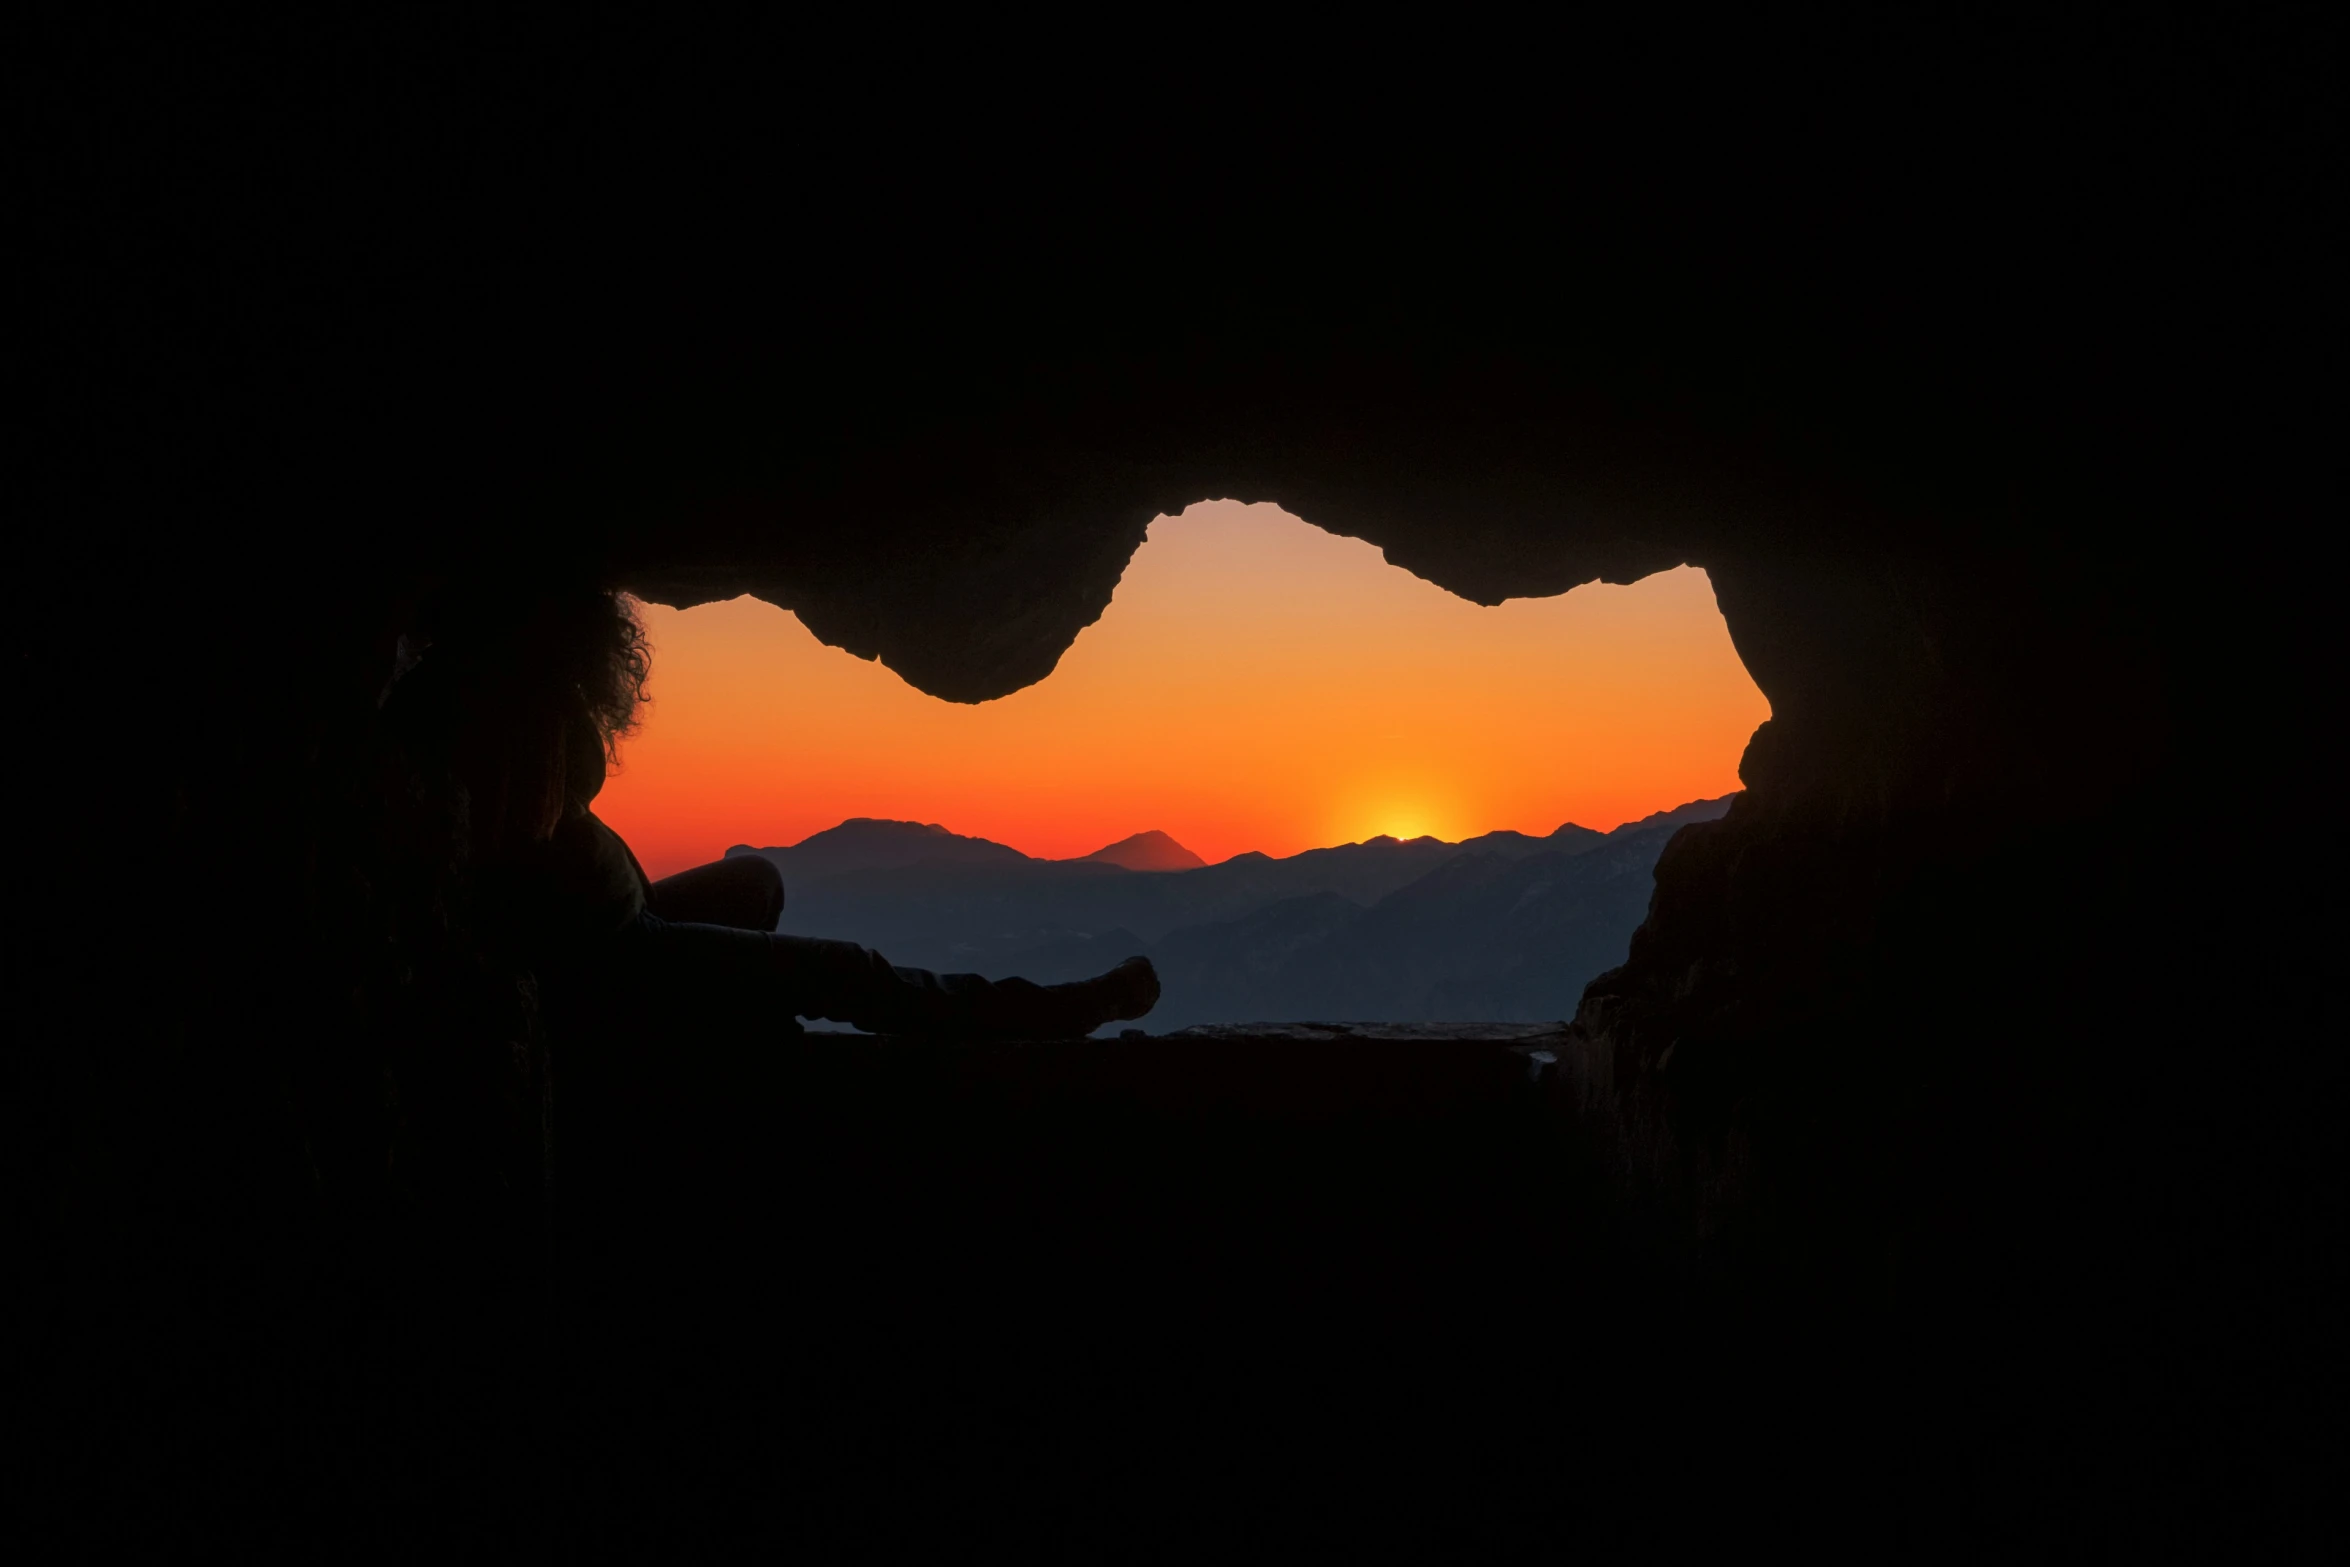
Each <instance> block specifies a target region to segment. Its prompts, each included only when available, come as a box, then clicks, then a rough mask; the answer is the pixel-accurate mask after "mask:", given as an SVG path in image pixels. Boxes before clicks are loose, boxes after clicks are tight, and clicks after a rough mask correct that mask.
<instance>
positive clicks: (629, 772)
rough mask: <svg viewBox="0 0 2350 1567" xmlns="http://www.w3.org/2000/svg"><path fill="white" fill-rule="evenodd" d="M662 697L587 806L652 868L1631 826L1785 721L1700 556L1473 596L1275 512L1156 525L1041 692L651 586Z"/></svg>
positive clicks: (1266, 846) (739, 604) (1207, 508)
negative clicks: (874, 839)
mask: <svg viewBox="0 0 2350 1567" xmlns="http://www.w3.org/2000/svg"><path fill="white" fill-rule="evenodd" d="M643 612H644V617H645V625H646V629H647V630H648V631H649V632H650V633H651V635H652V640H653V649H654V658H653V683H652V692H653V700H652V704H651V706H650V707H649V708H648V709H647V710H646V714H645V720H644V726H643V728H642V729H641V730H640V731H639V732H638V734H637V735H636V736H635V737H634V738H633V739H631V740H630V741H629V742H628V743H627V745H626V748H625V750H624V751H623V753H622V758H621V767H620V769H619V770H618V772H616V774H615V775H614V777H613V779H612V781H611V783H610V784H609V785H607V786H606V788H605V791H604V794H603V796H602V798H601V799H599V800H598V801H597V803H596V810H597V813H598V814H599V815H601V816H602V817H603V818H604V819H605V820H606V821H607V822H609V823H611V824H612V826H613V827H614V828H615V829H616V830H618V831H619V833H620V834H621V835H622V836H623V837H625V838H626V839H627V840H628V841H629V843H630V844H631V845H632V846H633V847H634V848H635V850H636V852H637V855H638V857H639V858H640V859H642V860H643V862H644V865H645V868H646V869H647V870H648V871H649V872H651V873H652V874H653V875H655V876H662V875H667V874H668V873H670V872H672V871H676V870H681V869H683V868H684V867H686V866H688V865H695V864H699V863H701V862H702V861H704V860H712V859H716V858H717V857H718V856H719V855H721V854H723V853H724V852H725V851H726V848H727V846H728V845H729V844H735V843H752V844H760V845H768V844H790V843H796V842H798V841H799V840H800V839H802V838H804V837H806V836H807V835H808V834H810V833H812V832H817V831H820V830H822V829H823V828H826V827H830V826H832V825H834V824H835V823H837V822H839V821H841V820H842V819H843V818H845V817H850V816H888V817H899V818H904V819H907V820H913V821H923V822H940V823H943V824H944V825H946V826H947V827H949V828H951V829H953V830H954V831H956V832H961V833H973V834H977V835H978V836H980V837H985V838H993V839H996V840H997V841H999V842H1002V843H1008V844H1011V845H1012V846H1013V847H1015V848H1018V849H1021V850H1024V851H1026V852H1027V853H1030V854H1035V855H1042V856H1048V857H1055V858H1059V857H1066V856H1071V855H1079V854H1086V853H1090V852H1091V851H1092V850H1094V849H1097V848H1100V847H1101V846H1102V845H1104V844H1106V843H1110V842H1112V841H1114V840H1116V839H1119V838H1123V837H1125V836H1126V835H1127V834H1129V833H1133V832H1139V831H1142V830H1144V829H1146V828H1153V827H1155V828H1159V829H1162V830H1164V831H1166V832H1168V833H1171V834H1173V835H1174V837H1175V838H1176V839H1178V840H1179V841H1181V842H1182V843H1184V844H1185V845H1187V846H1189V847H1190V848H1191V849H1193V850H1194V851H1196V852H1198V853H1199V854H1201V855H1204V856H1205V857H1206V858H1208V859H1209V860H1211V861H1214V860H1221V859H1224V858H1226V857H1228V856H1230V855H1233V854H1237V853H1239V852H1241V851H1242V850H1246V849H1261V850H1263V851H1264V852H1266V853H1268V854H1274V855H1285V854H1294V853H1296V852H1298V851H1299V850H1301V849H1309V848H1316V847H1319V846H1322V845H1325V844H1334V843H1348V842H1353V841H1356V840H1359V839H1363V838H1368V837H1372V836H1375V835H1377V834H1379V833H1393V834H1395V835H1396V836H1398V837H1406V838H1408V837H1416V836H1418V835H1419V834H1421V833H1434V834H1435V835H1436V836H1438V837H1440V838H1447V839H1458V838H1463V837H1467V836H1470V835H1472V834H1475V833H1481V832H1489V831H1492V830H1493V829H1495V828H1501V827H1514V828H1516V829H1518V830H1519V831H1521V832H1529V833H1547V832H1549V831H1550V830H1551V829H1552V828H1554V827H1556V826H1558V825H1559V824H1560V823H1561V822H1565V821H1576V822H1581V823H1583V824H1584V825H1585V826H1588V827H1597V828H1602V829H1604V828H1608V827H1612V826H1614V825H1615V824H1616V823H1618V822H1620V821H1625V820H1628V819H1631V818H1634V817H1639V816H1645V815H1647V814H1648V813H1649V812H1651V811H1656V810H1662V809H1664V808H1666V807H1668V806H1673V805H1679V804H1681V803H1683V802H1684V801H1687V800H1695V799H1703V798H1707V797H1710V796H1714V795H1719V794H1725V793H1727V792H1729V791H1730V790H1733V789H1735V788H1737V787H1738V776H1737V770H1738V757H1739V754H1740V752H1741V751H1743V750H1744V749H1745V746H1746V741H1747V737H1748V736H1749V735H1751V734H1752V733H1753V732H1754V729H1755V726H1756V725H1757V724H1759V723H1761V722H1762V721H1763V719H1765V718H1767V717H1768V716H1770V708H1769V705H1768V704H1767V703H1766V702H1765V701H1764V700H1763V696H1762V693H1761V692H1760V691H1758V690H1756V689H1755V685H1754V682H1753V681H1752V680H1751V679H1749V678H1748V677H1747V674H1746V670H1745V667H1744V666H1743V665H1741V664H1740V663H1739V662H1738V656H1737V654H1736V653H1735V652H1733V651H1732V650H1731V647H1730V637H1729V632H1728V630H1727V629H1726V628H1725V627H1724V626H1723V624H1722V617H1721V612H1720V611H1719V610H1718V609H1716V608H1715V606H1714V595H1713V587H1712V584H1711V583H1709V582H1708V581H1707V580H1706V576H1705V573H1704V572H1702V571H1699V570H1696V569H1693V568H1688V567H1684V568H1682V569H1680V570H1678V571H1668V572H1664V573H1661V574H1660V575H1657V576H1654V577H1650V578H1649V579H1647V580H1646V581H1644V582H1640V583H1636V584H1634V585H1633V586H1631V587H1625V588H1615V587H1601V586H1592V587H1585V588H1578V589H1576V590H1575V591H1574V592H1572V593H1568V594H1565V595H1563V596H1561V597H1559V598H1552V599H1517V600H1512V601H1511V602H1509V603H1507V604H1503V605H1501V606H1499V607H1498V608H1493V609H1485V608H1480V607H1479V606H1477V605H1474V604H1470V603H1468V602H1466V601H1464V600H1462V599H1457V598H1455V597H1453V596H1452V595H1451V594H1449V593H1446V592H1445V591H1443V590H1442V589H1441V588H1437V587H1434V586H1432V585H1431V584H1429V583H1426V582H1423V581H1421V580H1420V579H1419V578H1417V577H1414V576H1412V575H1411V574H1410V573H1408V572H1405V571H1400V570H1398V569H1396V568H1395V567H1393V566H1390V565H1388V564H1387V563H1386V561H1385V560H1383V559H1382V558H1381V557H1380V554H1379V551H1378V550H1377V549H1376V548H1374V547H1373V546H1371V545H1368V544H1365V543H1362V542H1361V541H1359V540H1355V539H1342V538H1337V537H1334V536H1333V535H1331V534H1327V533H1324V532H1322V531H1321V530H1320V529H1318V528H1315V527H1312V526H1310V525H1308V524H1306V523H1303V522H1300V521H1298V520H1297V519H1296V518H1294V517H1291V516H1290V515H1288V514H1287V513H1286V512H1283V511H1281V510H1279V509H1278V508H1276V507H1272V506H1241V505H1236V504H1233V503H1231V502H1223V501H1218V502H1207V503H1203V504H1201V505H1196V506H1193V507H1190V508H1189V509H1188V510H1186V511H1185V512H1184V513H1183V514H1182V515H1181V516H1179V517H1161V518H1159V519H1158V520H1157V521H1156V522H1154V523H1152V524H1151V530H1150V537H1149V540H1148V541H1147V542H1146V543H1145V544H1144V545H1143V547H1142V549H1141V550H1140V551H1139V552H1137V553H1136V555H1135V557H1134V561H1133V563H1132V564H1131V565H1129V566H1128V567H1127V568H1126V575H1125V578H1124V579H1123V580H1122V581H1121V582H1120V583H1119V584H1118V591H1117V595H1116V597H1115V598H1114V599H1113V600H1112V601H1111V603H1110V607H1109V609H1108V610H1107V611H1106V612H1104V614H1103V615H1102V618H1101V620H1100V621H1099V622H1097V623H1096V624H1094V625H1092V626H1090V627H1088V628H1086V630H1085V631H1083V632H1082V633H1080V634H1079V635H1078V638H1077V641H1076V644H1075V645H1074V646H1073V647H1071V648H1070V649H1069V651H1068V652H1067V653H1066V654H1064V655H1063V656H1062V658H1061V664H1060V667H1059V668H1058V669H1057V670H1055V671H1054V672H1053V674H1052V675H1051V676H1050V677H1048V678H1047V679H1045V680H1044V681H1042V682H1041V683H1039V684H1037V685H1033V686H1030V687H1029V688H1028V689H1027V690H1025V691H1018V692H1014V693H1013V694H1012V695H1011V696H1008V697H1005V698H1003V699H1002V700H1000V701H995V702H985V703H981V704H980V705H978V706H976V707H972V706H964V705H961V704H958V703H953V702H942V701H939V700H937V699H936V698H934V697H929V696H925V695H923V694H922V693H921V692H919V691H916V690H915V689H914V688H913V687H911V686H909V685H907V684H906V683H905V682H904V681H902V680H900V679H899V678H898V677H897V676H896V675H894V674H892V673H891V672H890V671H889V670H887V669H885V668H883V667H882V666H881V665H879V664H877V663H869V662H867V661H865V660H863V659H858V658H852V657H851V656H850V655H848V654H846V653H843V652H841V651H840V650H839V649H837V648H829V647H826V646H824V645H823V644H822V643H820V642H818V641H817V640H816V639H815V638H814V637H813V636H811V635H809V633H808V632H807V631H806V630H805V629H803V628H802V627H801V625H800V622H799V619H798V617H797V616H794V615H791V614H789V613H787V612H785V611H783V610H780V609H776V608H775V607H773V606H772V605H768V604H763V603H760V602H759V601H757V600H756V599H747V598H745V599H736V600H734V601H732V602H730V603H725V604H709V605H704V606H703V607H701V608H699V609H692V610H685V611H678V610H670V609H662V608H660V607H658V606H655V605H646V606H644V611H643Z"/></svg>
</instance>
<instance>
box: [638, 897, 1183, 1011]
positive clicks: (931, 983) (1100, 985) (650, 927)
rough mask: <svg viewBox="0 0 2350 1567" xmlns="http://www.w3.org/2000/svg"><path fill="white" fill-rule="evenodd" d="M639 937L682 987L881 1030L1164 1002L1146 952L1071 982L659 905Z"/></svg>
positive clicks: (1123, 1008)
mask: <svg viewBox="0 0 2350 1567" xmlns="http://www.w3.org/2000/svg"><path fill="white" fill-rule="evenodd" d="M637 937H638V939H640V940H642V941H644V942H646V943H648V944H649V953H648V955H649V957H650V960H651V961H652V963H653V964H654V965H655V966H656V967H657V968H658V969H660V970H661V971H662V972H663V974H664V976H665V978H666V979H667V981H668V982H669V984H670V985H671V986H673V987H675V988H676V989H678V990H679V991H680V992H681V993H685V994H695V995H704V996H716V995H719V994H725V995H729V996H732V997H735V998H737V999H738V1000H741V1001H747V1002H750V1003H752V1010H753V1011H756V1010H758V1009H759V1008H762V1007H772V1008H773V1009H774V1010H775V1011H776V1013H778V1014H779V1015H781V1016H787V1017H820V1018H828V1019H831V1020H832V1021H834V1022H838V1023H847V1024H849V1025H851V1026H852V1027H856V1028H861V1029H864V1030H866V1031H868V1032H870V1033H876V1034H946V1035H959V1036H964V1037H987V1038H997V1039H1020V1038H1026V1039H1059V1038H1070V1037H1074V1036H1078V1035H1083V1034H1090V1033H1091V1032H1093V1031H1094V1030H1095V1029H1097V1028H1099V1027H1101V1025H1103V1024H1104V1023H1110V1022H1116V1021H1118V1020H1121V1019H1125V1018H1137V1017H1141V1016H1142V1015H1143V1014H1144V1013H1146V1012H1148V1011H1149V1010H1150V1009H1151V1008H1152V1007H1153V1006H1155V1005H1156V1004H1157V1003H1158V999H1159V976H1158V971H1157V970H1155V969H1154V968H1152V967H1151V963H1150V960H1149V959H1148V958H1139V957H1137V958H1129V959H1127V960H1126V961H1125V962H1124V963H1121V964H1119V965H1118V966H1117V967H1116V968H1114V969H1111V970H1110V971H1109V972H1108V973H1106V974H1101V975H1097V976H1096V977H1094V978H1092V979H1088V980H1080V981H1078V982H1076V983H1074V984H1068V985H1038V984H1035V983H1033V982H1031V981H1029V980H1025V979H1001V980H990V979H985V978H982V977H981V976H980V975H977V974H934V973H932V972H930V971H929V970H928V969H918V968H906V967H901V966H899V965H897V964H893V963H891V962H890V961H889V960H888V959H887V958H885V957H883V956H882V955H881V954H880V953H878V952H875V951H873V950H872V949H871V948H869V947H860V946H858V945H857V944H856V943H855V942H853V941H821V940H817V939H815V938H812V937H808V936H776V935H769V934H766V933H764V932H753V931H746V930H736V929H729V928H726V927H723V926H717V925H690V924H680V923H676V922H672V921H669V920H664V919H661V918H659V917H658V916H654V915H647V916H644V917H643V918H642V919H641V920H640V921H639V927H638V930H637Z"/></svg>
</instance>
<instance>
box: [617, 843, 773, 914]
mask: <svg viewBox="0 0 2350 1567" xmlns="http://www.w3.org/2000/svg"><path fill="white" fill-rule="evenodd" d="M645 907H646V909H647V911H648V912H650V913H652V914H654V915H657V916H658V917H660V918H662V919H665V920H671V921H674V922H676V923H679V924H686V925H728V926H732V927H733V928H734V929H736V930H761V931H766V930H773V929H774V928H775V922H776V921H777V920H779V919H781V918H782V917H783V872H781V871H779V870H777V869H776V868H775V862H774V861H773V860H770V859H768V858H767V857H766V856H765V855H763V854H738V855H736V856H734V857H733V858H732V859H726V860H719V861H717V862H716V863H714V864H710V865H697V866H695V867H694V868H693V869H692V870H690V871H679V872H678V873H677V874H676V875H674V876H664V877H662V878H661V879H660V880H659V881H657V882H654V883H653V885H652V889H651V891H650V893H649V894H648V896H647V897H646V899H645Z"/></svg>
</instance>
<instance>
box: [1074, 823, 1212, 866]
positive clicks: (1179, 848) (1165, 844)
mask: <svg viewBox="0 0 2350 1567" xmlns="http://www.w3.org/2000/svg"><path fill="white" fill-rule="evenodd" d="M1084 857H1085V858H1086V859H1089V860H1100V861H1102V862H1103V863H1105V864H1109V865H1122V866H1124V867H1125V868H1126V869H1128V870H1130V871H1196V870H1198V869H1199V868H1200V867H1201V866H1203V865H1205V864H1207V863H1208V862H1207V861H1205V860H1203V859H1201V858H1200V857H1199V856H1198V855H1196V854H1194V853H1192V852H1191V851H1190V850H1189V849H1186V848H1185V847H1184V846H1183V845H1182V844H1180V843H1177V842H1176V841H1175V840H1174V839H1172V838H1170V837H1168V836H1167V835H1166V834H1165V833H1163V832H1158V831H1155V830H1154V831H1151V832H1138V833H1136V834H1135V835H1134V836H1133V837H1131V838H1121V839H1119V840H1118V841H1117V842H1116V843H1113V844H1111V845H1109V846H1108V847H1107V848H1101V849H1096V850H1094V851H1093V852H1092V853H1091V854H1088V855H1086V856H1084Z"/></svg>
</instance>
